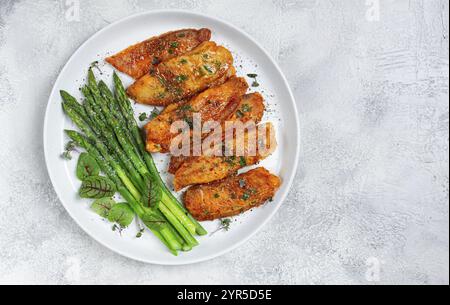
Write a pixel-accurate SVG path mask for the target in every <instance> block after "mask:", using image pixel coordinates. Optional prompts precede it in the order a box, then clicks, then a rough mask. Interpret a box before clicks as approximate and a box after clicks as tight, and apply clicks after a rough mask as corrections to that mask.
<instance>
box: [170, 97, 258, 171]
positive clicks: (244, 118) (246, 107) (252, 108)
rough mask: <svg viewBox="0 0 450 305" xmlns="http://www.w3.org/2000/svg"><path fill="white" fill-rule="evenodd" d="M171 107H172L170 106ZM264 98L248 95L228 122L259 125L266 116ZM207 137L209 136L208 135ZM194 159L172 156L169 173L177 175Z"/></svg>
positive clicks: (223, 128) (223, 136)
mask: <svg viewBox="0 0 450 305" xmlns="http://www.w3.org/2000/svg"><path fill="white" fill-rule="evenodd" d="M169 107H170V106H169ZM264 110H265V107H264V98H263V97H262V95H261V94H259V93H251V94H246V95H244V96H243V97H242V98H241V101H240V104H239V106H238V108H237V110H236V112H235V113H234V114H233V115H232V116H231V117H230V118H229V119H228V120H227V122H236V121H240V122H242V123H246V122H249V121H253V122H255V124H258V123H259V122H261V119H262V117H263V115H264ZM222 130H223V135H222V139H223V138H225V132H226V131H225V122H223V123H222ZM206 136H207V135H206ZM189 158H192V156H172V157H171V158H170V163H169V170H168V171H169V173H171V174H175V173H176V171H177V170H178V169H179V168H180V167H181V165H182V164H183V163H184V162H185V161H186V160H188V159H189Z"/></svg>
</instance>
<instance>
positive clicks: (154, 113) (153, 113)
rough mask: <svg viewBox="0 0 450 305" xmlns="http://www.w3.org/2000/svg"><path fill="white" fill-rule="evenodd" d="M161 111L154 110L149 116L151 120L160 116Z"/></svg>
mask: <svg viewBox="0 0 450 305" xmlns="http://www.w3.org/2000/svg"><path fill="white" fill-rule="evenodd" d="M159 113H160V111H159V110H158V109H157V108H153V110H152V112H151V113H150V115H149V119H151V120H153V119H154V118H156V117H157V116H158V115H159Z"/></svg>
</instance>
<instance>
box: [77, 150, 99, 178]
mask: <svg viewBox="0 0 450 305" xmlns="http://www.w3.org/2000/svg"><path fill="white" fill-rule="evenodd" d="M99 173H100V166H99V165H98V164H97V161H95V159H94V158H93V157H91V155H89V154H88V153H82V154H80V157H79V158H78V164H77V177H78V179H80V180H81V181H83V180H84V179H86V178H87V177H91V176H98V174H99Z"/></svg>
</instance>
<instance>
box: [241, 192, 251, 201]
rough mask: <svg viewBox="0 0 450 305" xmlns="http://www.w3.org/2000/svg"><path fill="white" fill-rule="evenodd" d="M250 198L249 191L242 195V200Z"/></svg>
mask: <svg viewBox="0 0 450 305" xmlns="http://www.w3.org/2000/svg"><path fill="white" fill-rule="evenodd" d="M249 198H250V194H249V193H244V194H243V195H242V197H241V199H242V200H248V199H249Z"/></svg>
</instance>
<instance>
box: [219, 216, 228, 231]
mask: <svg viewBox="0 0 450 305" xmlns="http://www.w3.org/2000/svg"><path fill="white" fill-rule="evenodd" d="M230 225H231V219H230V218H225V219H221V220H220V227H219V229H220V230H225V231H228V230H230Z"/></svg>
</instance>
